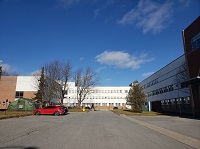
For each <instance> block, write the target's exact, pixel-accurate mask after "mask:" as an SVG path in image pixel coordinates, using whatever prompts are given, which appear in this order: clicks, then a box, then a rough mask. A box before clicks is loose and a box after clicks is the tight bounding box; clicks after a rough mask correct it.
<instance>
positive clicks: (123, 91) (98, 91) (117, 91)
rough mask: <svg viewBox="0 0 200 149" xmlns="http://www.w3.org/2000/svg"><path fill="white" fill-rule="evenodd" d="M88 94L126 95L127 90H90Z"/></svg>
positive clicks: (74, 91) (71, 91) (70, 91)
mask: <svg viewBox="0 0 200 149" xmlns="http://www.w3.org/2000/svg"><path fill="white" fill-rule="evenodd" d="M68 93H77V91H76V90H69V91H68ZM90 93H128V90H91V92H90Z"/></svg>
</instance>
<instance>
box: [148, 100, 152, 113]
mask: <svg viewBox="0 0 200 149" xmlns="http://www.w3.org/2000/svg"><path fill="white" fill-rule="evenodd" d="M148 105H149V111H151V110H152V107H151V101H149V102H148Z"/></svg>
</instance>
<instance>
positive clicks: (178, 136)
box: [121, 115, 200, 149]
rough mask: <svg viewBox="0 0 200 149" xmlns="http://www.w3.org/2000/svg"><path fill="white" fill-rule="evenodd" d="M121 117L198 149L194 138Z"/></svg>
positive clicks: (199, 147)
mask: <svg viewBox="0 0 200 149" xmlns="http://www.w3.org/2000/svg"><path fill="white" fill-rule="evenodd" d="M121 116H122V117H124V118H126V119H128V120H131V121H133V122H135V123H137V124H140V125H142V126H145V127H147V128H150V129H152V130H154V131H157V132H159V133H161V134H164V135H166V136H168V137H170V138H173V139H175V140H177V141H180V142H182V143H184V144H187V145H189V146H191V147H194V148H197V149H200V140H198V139H195V138H192V137H188V136H185V135H182V134H180V133H177V132H174V131H171V130H168V129H165V128H161V127H158V126H155V125H152V124H149V123H146V122H143V121H140V120H137V119H134V118H132V117H131V118H130V117H128V116H126V115H121Z"/></svg>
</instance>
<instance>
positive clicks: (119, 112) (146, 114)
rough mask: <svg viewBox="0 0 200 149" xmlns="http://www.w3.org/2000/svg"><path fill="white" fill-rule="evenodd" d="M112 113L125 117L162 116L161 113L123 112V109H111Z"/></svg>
mask: <svg viewBox="0 0 200 149" xmlns="http://www.w3.org/2000/svg"><path fill="white" fill-rule="evenodd" d="M112 112H113V113H116V114H124V115H127V116H157V115H162V114H161V113H158V112H149V111H143V112H142V113H134V112H132V111H131V110H127V109H126V110H123V109H113V110H112Z"/></svg>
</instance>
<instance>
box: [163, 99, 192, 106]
mask: <svg viewBox="0 0 200 149" xmlns="http://www.w3.org/2000/svg"><path fill="white" fill-rule="evenodd" d="M161 104H162V105H176V104H190V98H189V97H186V98H184V97H182V98H180V99H178V98H176V99H167V100H161Z"/></svg>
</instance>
